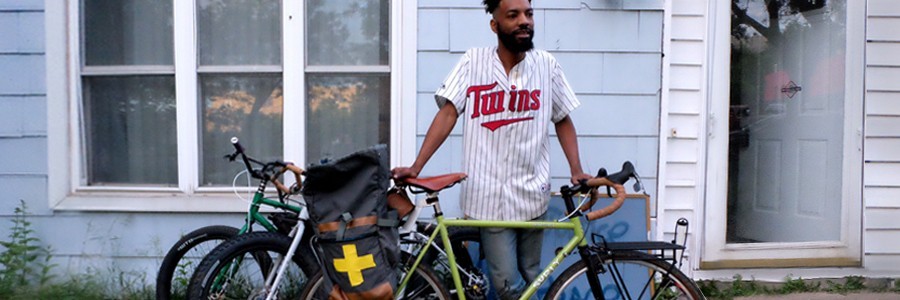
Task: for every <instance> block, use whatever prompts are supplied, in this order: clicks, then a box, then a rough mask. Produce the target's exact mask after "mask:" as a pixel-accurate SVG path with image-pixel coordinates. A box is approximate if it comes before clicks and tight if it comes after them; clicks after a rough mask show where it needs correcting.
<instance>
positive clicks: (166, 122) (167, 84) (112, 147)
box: [82, 76, 178, 186]
mask: <svg viewBox="0 0 900 300" xmlns="http://www.w3.org/2000/svg"><path fill="white" fill-rule="evenodd" d="M82 89H83V91H84V106H85V108H84V110H85V116H84V118H85V120H84V122H85V139H86V151H87V156H86V159H87V166H88V168H87V170H86V171H87V184H88V185H110V184H132V185H133V184H152V185H163V186H176V185H177V184H178V168H177V160H176V158H177V155H176V154H177V153H176V151H177V149H176V144H175V80H174V77H172V76H93V77H86V78H85V79H84V83H83V87H82Z"/></svg>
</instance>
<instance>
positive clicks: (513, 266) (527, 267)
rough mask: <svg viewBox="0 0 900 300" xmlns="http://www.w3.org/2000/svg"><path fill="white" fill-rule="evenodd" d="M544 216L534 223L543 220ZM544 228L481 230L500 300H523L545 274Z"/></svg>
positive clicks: (492, 280) (491, 274) (494, 284)
mask: <svg viewBox="0 0 900 300" xmlns="http://www.w3.org/2000/svg"><path fill="white" fill-rule="evenodd" d="M543 219H544V215H541V216H540V217H537V218H535V219H534V220H543ZM543 243H544V230H543V229H511V228H481V246H482V247H483V249H484V257H485V260H486V261H487V264H488V270H489V272H490V276H491V277H490V279H491V285H492V286H493V287H494V290H495V291H496V292H497V296H498V297H499V298H500V299H504V300H505V299H519V297H521V296H522V293H523V292H525V287H526V285H527V284H528V283H529V282H532V281H534V279H535V278H537V276H538V275H539V274H540V272H541V246H542V245H543Z"/></svg>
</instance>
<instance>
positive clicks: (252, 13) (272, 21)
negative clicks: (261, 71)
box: [197, 0, 281, 66]
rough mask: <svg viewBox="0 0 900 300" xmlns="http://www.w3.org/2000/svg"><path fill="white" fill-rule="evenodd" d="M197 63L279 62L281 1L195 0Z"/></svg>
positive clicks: (259, 63) (253, 63) (269, 63)
mask: <svg viewBox="0 0 900 300" xmlns="http://www.w3.org/2000/svg"><path fill="white" fill-rule="evenodd" d="M197 40H198V41H197V43H198V45H199V48H200V49H199V50H198V51H199V52H200V64H201V65H204V66H209V65H280V64H281V1H271V0H267V1H257V0H198V1H197Z"/></svg>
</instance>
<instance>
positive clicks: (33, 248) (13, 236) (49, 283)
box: [0, 200, 154, 300]
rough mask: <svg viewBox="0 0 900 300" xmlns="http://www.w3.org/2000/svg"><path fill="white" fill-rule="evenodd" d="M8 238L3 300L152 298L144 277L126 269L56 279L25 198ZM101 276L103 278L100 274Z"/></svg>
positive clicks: (0, 277)
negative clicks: (126, 271) (30, 219)
mask: <svg viewBox="0 0 900 300" xmlns="http://www.w3.org/2000/svg"><path fill="white" fill-rule="evenodd" d="M19 202H20V203H19V206H18V207H16V208H15V214H14V215H13V217H12V219H11V220H10V221H11V222H12V227H11V228H10V234H9V236H8V239H7V240H4V241H0V246H2V252H0V299H8V300H32V299H72V300H80V299H87V300H93V299H97V300H101V299H104V300H105V299H122V300H138V299H141V300H143V299H153V295H154V293H153V290H152V288H150V287H147V286H145V285H143V284H142V283H141V281H142V279H143V278H142V277H141V276H135V275H134V274H129V273H125V272H116V271H112V272H106V273H108V274H115V275H111V276H105V275H97V274H100V272H87V273H86V274H80V275H73V276H68V277H66V278H56V277H55V276H54V275H53V274H52V271H53V268H55V267H56V265H55V264H52V263H50V261H51V258H52V255H51V249H50V247H47V246H41V240H40V239H39V238H37V237H36V236H35V232H34V229H33V228H32V223H31V221H29V220H28V218H27V217H28V212H27V208H28V207H27V206H26V204H25V201H23V200H19ZM101 276H102V277H101Z"/></svg>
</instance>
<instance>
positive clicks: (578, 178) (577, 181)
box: [572, 173, 594, 184]
mask: <svg viewBox="0 0 900 300" xmlns="http://www.w3.org/2000/svg"><path fill="white" fill-rule="evenodd" d="M591 178H594V177H593V176H591V175H588V174H585V173H576V174H574V175H572V184H581V181H582V180H588V179H591Z"/></svg>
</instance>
